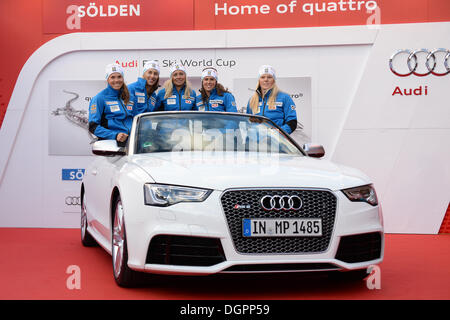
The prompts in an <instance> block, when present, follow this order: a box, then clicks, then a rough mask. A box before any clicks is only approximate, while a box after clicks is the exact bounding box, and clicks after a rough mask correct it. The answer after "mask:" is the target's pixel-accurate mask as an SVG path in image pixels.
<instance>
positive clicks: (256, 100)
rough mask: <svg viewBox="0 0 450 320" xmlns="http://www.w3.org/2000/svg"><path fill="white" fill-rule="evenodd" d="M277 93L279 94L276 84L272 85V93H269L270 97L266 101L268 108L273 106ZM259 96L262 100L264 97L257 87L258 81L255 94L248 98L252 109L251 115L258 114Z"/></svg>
mask: <svg viewBox="0 0 450 320" xmlns="http://www.w3.org/2000/svg"><path fill="white" fill-rule="evenodd" d="M279 92H280V89H279V88H278V86H277V85H276V84H274V85H273V87H272V92H271V93H270V96H269V100H268V101H267V104H268V105H269V107H273V106H275V100H276V99H277V95H278V93H279ZM260 96H261V98H262V99H264V95H263V94H262V92H261V86H260V85H259V80H258V85H257V88H256V90H255V93H254V94H253V96H252V97H251V98H250V108H251V109H252V112H253V114H257V113H258V107H259V97H260Z"/></svg>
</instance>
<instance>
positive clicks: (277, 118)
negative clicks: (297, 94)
mask: <svg viewBox="0 0 450 320" xmlns="http://www.w3.org/2000/svg"><path fill="white" fill-rule="evenodd" d="M271 92H272V89H271V90H269V91H268V92H267V93H266V95H265V96H264V99H263V98H262V97H261V94H259V106H258V110H257V112H256V113H255V115H259V116H264V117H267V118H269V119H270V120H272V121H273V122H274V123H275V124H276V125H278V126H279V127H280V128H281V129H283V130H284V131H285V132H286V133H288V134H291V133H292V132H294V130H295V129H296V128H297V111H296V110H295V109H296V107H295V103H294V101H292V99H291V97H290V96H289V95H288V94H287V93H284V92H279V93H278V95H277V97H276V99H275V105H274V106H269V105H268V100H269V97H270V93H271ZM258 93H259V92H258ZM247 113H249V114H253V112H252V109H251V108H250V101H249V102H248V103H247Z"/></svg>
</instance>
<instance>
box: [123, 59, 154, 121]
mask: <svg viewBox="0 0 450 320" xmlns="http://www.w3.org/2000/svg"><path fill="white" fill-rule="evenodd" d="M159 71H160V68H159V64H158V62H157V61H155V60H152V61H148V62H146V63H145V64H144V69H143V70H142V78H138V80H137V81H136V82H133V83H131V84H130V85H128V90H129V91H130V95H131V100H133V101H134V103H135V109H136V110H135V114H140V113H143V112H152V111H155V109H156V107H157V106H158V103H157V95H156V90H157V89H158V87H159Z"/></svg>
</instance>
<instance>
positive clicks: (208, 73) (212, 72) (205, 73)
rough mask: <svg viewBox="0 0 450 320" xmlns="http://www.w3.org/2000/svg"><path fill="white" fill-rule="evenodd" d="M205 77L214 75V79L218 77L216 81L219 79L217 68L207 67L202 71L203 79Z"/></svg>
mask: <svg viewBox="0 0 450 320" xmlns="http://www.w3.org/2000/svg"><path fill="white" fill-rule="evenodd" d="M205 77H213V78H214V79H216V81H218V80H219V77H218V74H217V70H216V69H214V68H205V69H203V71H202V80H203V78H205Z"/></svg>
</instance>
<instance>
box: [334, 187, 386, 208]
mask: <svg viewBox="0 0 450 320" xmlns="http://www.w3.org/2000/svg"><path fill="white" fill-rule="evenodd" d="M342 192H343V193H344V194H345V195H346V196H347V198H348V199H349V200H350V201H362V202H367V203H368V204H371V205H372V206H376V205H378V199H377V193H376V192H375V188H374V187H373V186H372V185H371V184H368V185H365V186H361V187H356V188H350V189H344V190H342Z"/></svg>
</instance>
